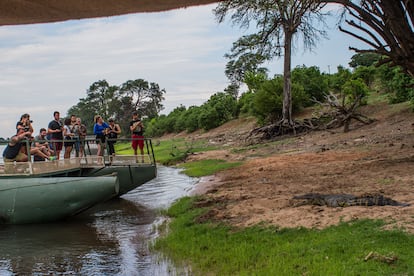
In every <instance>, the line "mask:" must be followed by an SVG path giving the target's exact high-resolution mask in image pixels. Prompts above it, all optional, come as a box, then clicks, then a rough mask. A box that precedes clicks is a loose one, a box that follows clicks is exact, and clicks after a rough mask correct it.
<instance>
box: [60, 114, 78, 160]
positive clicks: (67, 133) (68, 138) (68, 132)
mask: <svg viewBox="0 0 414 276" xmlns="http://www.w3.org/2000/svg"><path fill="white" fill-rule="evenodd" d="M74 136H75V134H74V133H73V132H72V127H71V120H70V118H67V119H66V120H65V125H64V126H63V137H64V139H65V143H64V145H65V154H64V157H63V158H65V159H69V158H70V153H71V152H72V147H73V144H74V141H72V140H73V137H74Z"/></svg>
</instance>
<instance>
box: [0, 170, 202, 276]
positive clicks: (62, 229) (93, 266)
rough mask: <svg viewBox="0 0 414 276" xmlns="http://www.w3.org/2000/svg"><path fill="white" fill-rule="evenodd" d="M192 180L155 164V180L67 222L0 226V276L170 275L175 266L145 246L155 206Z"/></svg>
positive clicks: (169, 199) (154, 221)
mask: <svg viewBox="0 0 414 276" xmlns="http://www.w3.org/2000/svg"><path fill="white" fill-rule="evenodd" d="M195 183H196V179H193V178H190V177H187V176H185V175H183V174H180V173H179V171H178V170H177V169H173V168H167V167H160V168H159V170H158V177H157V178H156V179H154V180H152V181H150V182H148V183H146V184H145V185H143V186H141V187H139V188H138V189H135V190H134V191H131V192H130V193H128V194H126V195H124V196H123V197H122V198H120V199H116V200H112V201H110V202H107V203H105V204H101V205H99V206H96V207H94V208H93V209H91V210H89V211H88V212H85V213H82V214H80V215H78V216H76V217H74V218H71V219H70V220H67V221H62V222H59V223H51V224H39V225H12V226H0V275H28V274H31V275H59V274H60V275H61V274H69V275H170V274H172V272H173V271H175V268H174V267H173V266H172V265H171V264H170V263H169V261H168V260H164V259H160V257H159V256H157V255H153V254H151V252H150V250H149V243H150V242H151V241H152V240H153V239H154V238H156V237H157V232H156V229H157V228H156V227H155V226H154V225H156V224H158V223H160V222H162V218H161V217H160V216H159V212H158V209H162V208H166V207H168V206H169V205H170V204H171V203H172V202H173V201H175V200H176V199H177V198H179V197H182V196H184V195H187V194H188V193H189V192H190V190H191V189H192V187H193V186H194V184H195ZM173 274H174V273H173Z"/></svg>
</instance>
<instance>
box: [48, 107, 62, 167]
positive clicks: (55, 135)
mask: <svg viewBox="0 0 414 276" xmlns="http://www.w3.org/2000/svg"><path fill="white" fill-rule="evenodd" d="M53 117H54V120H53V121H51V122H50V123H49V125H48V127H47V133H48V134H50V140H52V148H53V151H54V152H55V156H56V159H60V152H61V151H62V146H63V125H62V122H61V121H60V113H59V111H55V112H53Z"/></svg>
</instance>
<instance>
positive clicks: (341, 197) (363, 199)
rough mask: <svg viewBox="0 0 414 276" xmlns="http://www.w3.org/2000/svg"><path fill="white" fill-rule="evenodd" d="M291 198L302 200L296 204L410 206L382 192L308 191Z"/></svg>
mask: <svg viewBox="0 0 414 276" xmlns="http://www.w3.org/2000/svg"><path fill="white" fill-rule="evenodd" d="M293 199H298V200H303V201H302V202H301V203H299V204H298V205H307V204H309V205H319V206H324V205H326V206H328V207H348V206H385V205H391V206H401V207H406V206H410V204H408V203H403V202H398V201H395V200H393V199H391V198H389V197H385V196H384V195H382V194H379V193H378V194H364V195H361V196H355V195H351V194H318V193H308V194H304V195H297V196H294V197H293Z"/></svg>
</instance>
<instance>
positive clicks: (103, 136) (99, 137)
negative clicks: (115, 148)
mask: <svg viewBox="0 0 414 276" xmlns="http://www.w3.org/2000/svg"><path fill="white" fill-rule="evenodd" d="M96 140H101V144H105V141H106V137H105V135H96ZM96 142H98V143H99V141H96Z"/></svg>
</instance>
